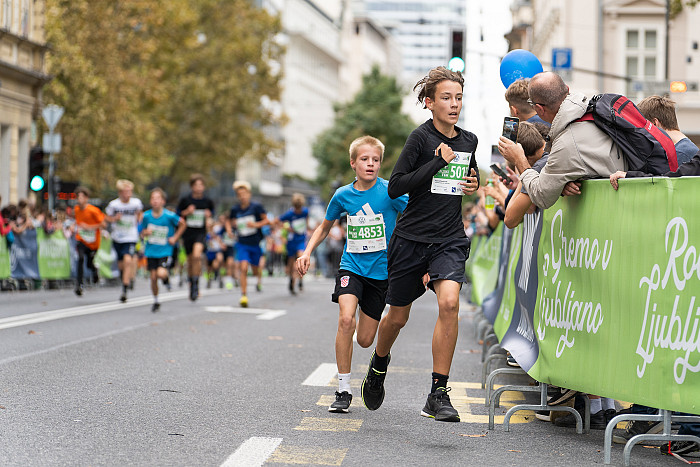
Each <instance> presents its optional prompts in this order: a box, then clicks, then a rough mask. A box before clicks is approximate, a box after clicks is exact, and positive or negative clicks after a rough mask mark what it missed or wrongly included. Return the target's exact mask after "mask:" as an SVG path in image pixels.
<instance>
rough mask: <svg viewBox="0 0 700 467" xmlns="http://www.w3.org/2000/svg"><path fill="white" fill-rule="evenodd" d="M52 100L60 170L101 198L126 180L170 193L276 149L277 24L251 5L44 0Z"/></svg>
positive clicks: (223, 0) (203, 0) (213, 0)
mask: <svg viewBox="0 0 700 467" xmlns="http://www.w3.org/2000/svg"><path fill="white" fill-rule="evenodd" d="M46 3H47V12H46V33H47V40H48V42H49V45H50V52H49V54H48V57H47V68H48V71H49V73H50V74H51V75H53V80H52V81H51V82H50V83H49V84H48V85H47V86H46V88H45V89H44V99H43V100H44V102H45V103H47V104H57V105H60V106H63V107H65V109H66V111H65V114H64V117H63V119H62V120H61V122H60V124H59V128H58V131H60V132H61V133H62V135H63V151H62V153H61V154H60V155H58V156H57V160H58V161H59V165H58V170H57V173H58V175H59V176H60V177H61V178H62V179H64V180H77V181H80V182H81V183H83V184H86V185H88V186H90V187H92V188H93V190H94V191H95V192H96V193H98V194H99V193H100V192H103V193H104V192H109V191H113V186H114V182H115V180H116V179H118V178H130V179H132V180H133V181H134V182H135V183H136V185H137V188H139V189H142V188H144V187H145V186H146V185H148V184H150V183H152V182H153V181H154V180H157V179H159V178H161V177H165V179H167V180H171V181H172V182H173V183H172V185H173V186H169V187H165V188H166V189H168V190H169V191H171V193H172V192H173V191H175V190H176V189H177V184H178V183H179V182H182V181H185V180H187V178H188V176H189V174H190V173H191V172H192V171H195V170H196V171H198V172H203V173H204V174H205V175H209V174H215V173H217V174H218V173H222V172H232V171H233V169H234V168H235V165H236V163H237V161H238V160H239V159H240V158H241V157H242V156H244V155H246V154H248V155H250V154H252V155H256V156H258V157H260V158H262V157H264V156H266V155H267V154H269V152H270V151H271V150H273V149H274V148H276V147H277V143H276V142H275V141H273V140H271V139H270V138H269V137H268V136H267V135H266V133H265V128H266V127H269V126H273V125H277V124H279V123H280V122H279V117H276V116H275V115H273V114H272V113H271V112H270V111H269V110H268V109H267V108H266V107H265V106H264V105H262V104H261V100H268V101H277V100H279V97H280V92H281V91H280V80H281V74H280V72H279V67H276V66H275V65H276V64H277V63H279V62H280V61H281V54H282V53H283V49H282V48H281V47H279V46H278V45H276V43H275V41H274V37H275V36H276V35H277V34H278V33H279V32H280V31H281V24H280V20H279V18H277V17H273V16H271V15H270V14H269V13H268V12H267V11H266V10H264V9H262V8H258V7H256V6H255V3H254V2H252V1H251V0H199V1H197V2H191V1H189V0H149V1H140V2H115V1H113V0H47V2H46Z"/></svg>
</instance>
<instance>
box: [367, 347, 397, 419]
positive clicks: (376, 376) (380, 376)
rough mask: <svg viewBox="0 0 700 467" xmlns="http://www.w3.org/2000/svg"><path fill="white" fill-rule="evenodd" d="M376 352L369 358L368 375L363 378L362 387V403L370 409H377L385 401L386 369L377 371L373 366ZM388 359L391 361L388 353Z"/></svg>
mask: <svg viewBox="0 0 700 467" xmlns="http://www.w3.org/2000/svg"><path fill="white" fill-rule="evenodd" d="M374 353H375V352H372V357H370V359H369V368H368V369H367V375H365V379H363V380H362V386H361V387H360V391H361V393H362V403H363V404H364V405H365V407H367V408H368V409H369V410H377V409H378V408H379V407H381V405H382V402H384V378H386V371H377V370H375V369H374V368H372V363H373V362H374ZM388 360H389V361H391V354H389V355H388ZM388 364H389V363H388V362H387V365H388Z"/></svg>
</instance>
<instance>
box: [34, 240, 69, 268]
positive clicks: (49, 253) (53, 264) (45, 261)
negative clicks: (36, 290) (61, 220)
mask: <svg viewBox="0 0 700 467" xmlns="http://www.w3.org/2000/svg"><path fill="white" fill-rule="evenodd" d="M36 240H37V244H38V250H39V254H38V262H39V274H40V275H41V278H42V279H49V280H53V279H70V277H71V264H70V261H71V255H70V245H69V243H68V240H67V239H66V237H65V236H64V235H63V231H62V230H56V231H55V232H53V233H52V234H51V235H47V234H46V233H45V232H44V229H38V230H37V237H36Z"/></svg>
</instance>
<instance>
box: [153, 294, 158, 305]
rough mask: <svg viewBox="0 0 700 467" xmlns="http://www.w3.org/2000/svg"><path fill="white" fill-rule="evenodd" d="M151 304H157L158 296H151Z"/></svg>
mask: <svg viewBox="0 0 700 467" xmlns="http://www.w3.org/2000/svg"><path fill="white" fill-rule="evenodd" d="M153 303H158V295H154V296H153Z"/></svg>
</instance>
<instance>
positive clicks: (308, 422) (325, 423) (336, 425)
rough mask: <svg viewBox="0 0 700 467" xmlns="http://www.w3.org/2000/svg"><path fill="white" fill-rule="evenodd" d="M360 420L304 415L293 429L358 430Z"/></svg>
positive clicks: (360, 423) (360, 424)
mask: <svg viewBox="0 0 700 467" xmlns="http://www.w3.org/2000/svg"><path fill="white" fill-rule="evenodd" d="M361 426H362V420H358V419H356V418H318V417H304V418H303V419H302V420H301V423H300V424H299V426H297V427H295V428H294V429H295V430H301V431H358V430H359V429H360V427H361Z"/></svg>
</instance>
